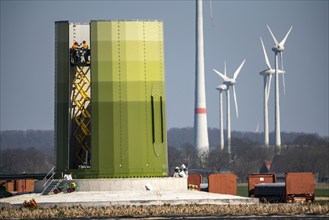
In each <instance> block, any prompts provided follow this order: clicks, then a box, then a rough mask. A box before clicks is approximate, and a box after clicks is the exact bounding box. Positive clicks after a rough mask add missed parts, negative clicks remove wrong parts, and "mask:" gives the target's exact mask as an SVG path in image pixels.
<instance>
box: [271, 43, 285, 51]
mask: <svg viewBox="0 0 329 220" xmlns="http://www.w3.org/2000/svg"><path fill="white" fill-rule="evenodd" d="M272 50H273V51H274V52H275V53H281V52H283V51H284V46H282V45H280V44H279V45H277V46H276V47H273V48H272Z"/></svg>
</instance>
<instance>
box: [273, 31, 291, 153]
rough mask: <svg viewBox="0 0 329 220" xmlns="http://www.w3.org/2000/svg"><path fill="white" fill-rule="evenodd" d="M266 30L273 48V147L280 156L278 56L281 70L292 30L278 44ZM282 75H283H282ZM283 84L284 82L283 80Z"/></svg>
mask: <svg viewBox="0 0 329 220" xmlns="http://www.w3.org/2000/svg"><path fill="white" fill-rule="evenodd" d="M267 28H268V30H269V31H270V34H271V36H272V38H273V40H274V43H275V46H274V47H273V48H272V50H273V52H274V54H275V146H276V153H277V154H280V151H281V128H280V98H279V71H278V54H280V59H281V65H282V70H283V59H282V52H283V51H284V49H285V48H284V44H285V42H286V40H287V38H288V35H289V33H290V31H291V29H292V26H291V27H290V29H289V31H288V32H287V34H286V36H285V37H284V38H283V40H282V41H281V42H280V43H279V42H278V41H277V39H276V38H275V36H274V34H273V33H272V31H271V29H270V27H269V26H268V25H267ZM283 75H284V74H283ZM283 82H284V80H283ZM283 87H284V90H285V85H284V83H283Z"/></svg>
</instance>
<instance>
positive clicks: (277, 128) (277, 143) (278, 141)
mask: <svg viewBox="0 0 329 220" xmlns="http://www.w3.org/2000/svg"><path fill="white" fill-rule="evenodd" d="M278 66H279V65H278V53H277V52H275V148H276V154H280V151H281V129H280V97H279V74H278Z"/></svg>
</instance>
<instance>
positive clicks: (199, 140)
mask: <svg viewBox="0 0 329 220" xmlns="http://www.w3.org/2000/svg"><path fill="white" fill-rule="evenodd" d="M195 69H196V72H195V112H194V146H195V147H196V149H197V151H198V155H199V156H200V155H202V154H204V153H208V152H209V140H208V125H207V108H206V91H205V75H204V49H203V16H202V0H196V68H195Z"/></svg>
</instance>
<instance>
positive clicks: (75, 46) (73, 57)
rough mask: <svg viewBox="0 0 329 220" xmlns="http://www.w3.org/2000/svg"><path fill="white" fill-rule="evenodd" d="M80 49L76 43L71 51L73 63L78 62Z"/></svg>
mask: <svg viewBox="0 0 329 220" xmlns="http://www.w3.org/2000/svg"><path fill="white" fill-rule="evenodd" d="M78 49H79V44H78V42H76V41H75V42H74V43H73V45H72V47H71V49H70V51H71V63H72V64H74V63H76V62H77V60H78V57H77V51H78Z"/></svg>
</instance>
